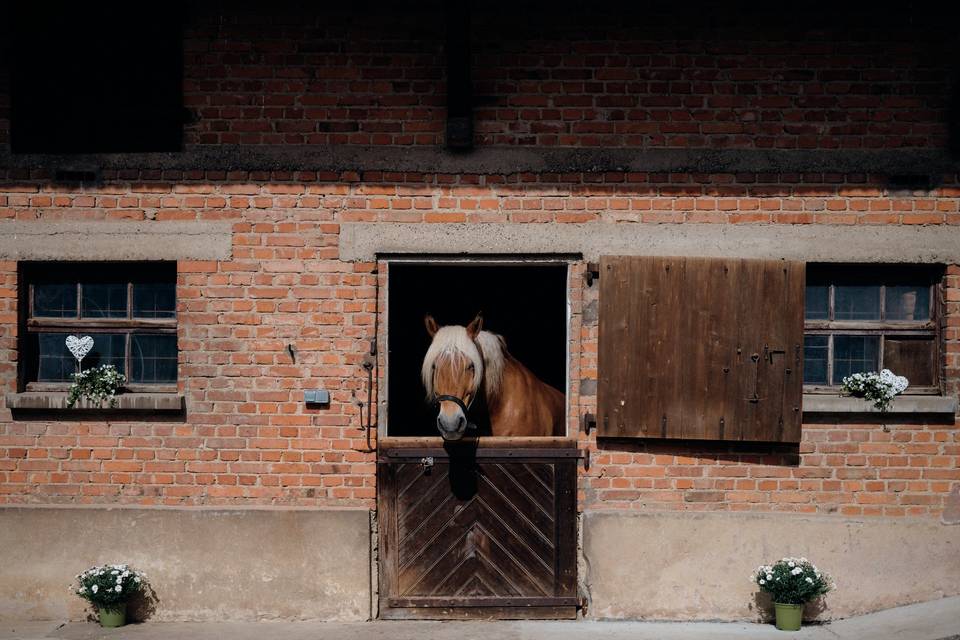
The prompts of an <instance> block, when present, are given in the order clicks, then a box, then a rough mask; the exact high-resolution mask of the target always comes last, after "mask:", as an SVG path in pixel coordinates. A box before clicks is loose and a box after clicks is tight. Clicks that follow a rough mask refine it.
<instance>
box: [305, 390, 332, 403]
mask: <svg viewBox="0 0 960 640" xmlns="http://www.w3.org/2000/svg"><path fill="white" fill-rule="evenodd" d="M303 401H304V402H305V403H306V404H330V392H329V391H327V390H326V389H307V390H305V391H304V392H303Z"/></svg>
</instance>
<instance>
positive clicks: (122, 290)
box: [80, 283, 127, 318]
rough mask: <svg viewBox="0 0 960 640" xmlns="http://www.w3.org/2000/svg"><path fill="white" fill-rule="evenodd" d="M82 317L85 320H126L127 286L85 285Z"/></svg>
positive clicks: (82, 287) (82, 289)
mask: <svg viewBox="0 0 960 640" xmlns="http://www.w3.org/2000/svg"><path fill="white" fill-rule="evenodd" d="M80 288H81V291H82V295H83V299H82V300H81V304H80V315H81V316H82V317H84V318H126V317H127V285H126V284H122V283H117V284H83V285H81V287H80Z"/></svg>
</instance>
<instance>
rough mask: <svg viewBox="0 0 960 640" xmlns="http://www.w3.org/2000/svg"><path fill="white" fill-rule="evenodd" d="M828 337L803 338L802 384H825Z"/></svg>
mask: <svg viewBox="0 0 960 640" xmlns="http://www.w3.org/2000/svg"><path fill="white" fill-rule="evenodd" d="M829 343H830V338H829V336H804V337H803V384H827V350H828V347H829Z"/></svg>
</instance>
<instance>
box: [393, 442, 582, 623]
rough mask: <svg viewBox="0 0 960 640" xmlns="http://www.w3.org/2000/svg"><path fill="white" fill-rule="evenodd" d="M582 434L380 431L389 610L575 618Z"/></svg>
mask: <svg viewBox="0 0 960 640" xmlns="http://www.w3.org/2000/svg"><path fill="white" fill-rule="evenodd" d="M575 444H576V443H575V442H574V441H573V440H568V439H562V438H529V439H523V444H519V443H517V441H516V439H509V438H483V439H481V440H480V441H479V446H478V441H476V440H473V441H470V442H464V443H457V444H447V445H446V446H444V444H443V443H442V441H441V440H440V439H439V438H388V439H384V440H383V441H381V443H380V454H379V457H378V463H377V471H378V473H377V481H378V486H379V496H378V523H379V556H380V617H382V618H427V619H431V618H432V619H446V618H507V619H509V618H574V617H576V606H577V598H576V596H577V581H576V563H577V561H576V551H577V529H576V482H577V460H578V455H579V453H578V450H577V449H576V446H575ZM534 445H538V446H534Z"/></svg>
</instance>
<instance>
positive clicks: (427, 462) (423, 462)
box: [420, 456, 433, 469]
mask: <svg viewBox="0 0 960 640" xmlns="http://www.w3.org/2000/svg"><path fill="white" fill-rule="evenodd" d="M420 466H421V467H423V468H424V469H432V468H433V456H425V457H423V458H420Z"/></svg>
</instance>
